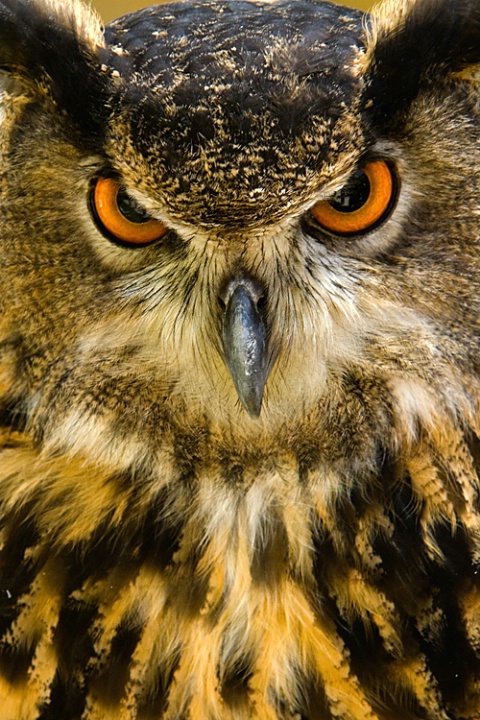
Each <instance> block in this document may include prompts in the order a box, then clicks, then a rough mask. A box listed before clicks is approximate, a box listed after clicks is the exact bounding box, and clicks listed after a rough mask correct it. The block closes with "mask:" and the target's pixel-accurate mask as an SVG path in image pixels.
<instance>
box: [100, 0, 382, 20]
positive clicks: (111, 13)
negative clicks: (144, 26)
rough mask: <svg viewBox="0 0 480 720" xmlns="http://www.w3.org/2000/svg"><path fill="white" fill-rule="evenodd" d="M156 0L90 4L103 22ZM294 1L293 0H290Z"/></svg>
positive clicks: (351, 0) (363, 1)
mask: <svg viewBox="0 0 480 720" xmlns="http://www.w3.org/2000/svg"><path fill="white" fill-rule="evenodd" d="M373 1H374V0H369V1H368V2H367V0H342V3H341V4H343V5H350V6H351V7H356V8H360V9H361V10H368V9H369V8H370V7H371V6H372V4H373ZM155 2H156V0H150V2H149V0H93V2H92V4H93V5H94V7H96V8H97V10H98V12H99V13H100V15H101V16H102V18H103V20H104V21H105V22H108V21H109V20H113V19H114V18H116V17H119V16H120V15H123V14H124V13H127V12H131V11H132V10H138V8H141V7H147V5H155ZM292 2H295V0H292Z"/></svg>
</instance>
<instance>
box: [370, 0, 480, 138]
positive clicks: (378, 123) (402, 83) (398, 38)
mask: <svg viewBox="0 0 480 720" xmlns="http://www.w3.org/2000/svg"><path fill="white" fill-rule="evenodd" d="M384 7H388V10H390V13H391V12H392V10H393V15H394V16H395V7H397V8H398V16H397V22H396V23H395V22H394V23H392V20H391V16H390V20H389V21H388V22H387V21H386V22H383V17H382V16H383V15H385V19H386V18H387V16H388V13H387V12H386V11H385V13H383V12H382V5H380V10H379V13H378V18H377V19H376V18H375V11H374V15H373V19H372V23H373V29H372V32H371V43H372V47H371V50H370V53H371V61H370V66H369V68H368V71H367V92H366V110H367V112H368V116H369V119H370V122H371V123H372V125H373V126H374V127H378V129H383V130H385V129H388V127H389V125H391V124H392V123H394V122H395V121H396V120H397V118H398V116H399V114H401V113H402V112H406V111H407V110H408V108H409V105H410V104H411V102H412V101H413V100H414V99H415V97H416V96H417V95H418V93H419V92H420V90H421V88H422V86H423V85H424V84H425V83H426V82H428V80H429V79H430V78H432V77H433V76H435V78H436V79H437V80H438V79H440V78H441V77H442V76H443V77H446V76H448V75H449V74H451V73H454V72H458V71H460V70H463V69H465V68H466V67H468V66H471V65H475V64H477V63H480V2H479V1H478V0H416V2H411V0H403V4H402V2H398V3H395V4H393V3H392V2H389V3H385V4H384Z"/></svg>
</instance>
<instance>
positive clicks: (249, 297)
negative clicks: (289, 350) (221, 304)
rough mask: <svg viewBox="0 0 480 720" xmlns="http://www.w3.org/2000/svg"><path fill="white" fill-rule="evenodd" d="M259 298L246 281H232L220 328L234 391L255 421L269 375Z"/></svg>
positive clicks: (264, 329)
mask: <svg viewBox="0 0 480 720" xmlns="http://www.w3.org/2000/svg"><path fill="white" fill-rule="evenodd" d="M258 300H259V295H258V293H257V292H256V290H255V289H254V287H253V285H251V284H250V282H249V281H242V280H239V281H235V282H234V283H232V284H231V285H230V288H229V292H228V295H227V299H226V303H225V309H224V316H223V328H222V341H223V351H224V354H225V360H226V364H227V367H228V369H229V371H230V374H231V376H232V379H233V382H234V385H235V388H236V390H237V393H238V397H239V398H240V400H241V402H242V404H243V406H244V407H245V409H246V410H247V412H248V414H249V415H250V416H251V417H253V418H257V417H258V416H259V415H260V410H261V407H262V399H263V391H264V388H265V383H266V382H267V378H268V375H269V370H270V368H269V364H268V363H267V330H266V326H265V322H264V319H263V317H262V313H261V311H260V310H259V308H258Z"/></svg>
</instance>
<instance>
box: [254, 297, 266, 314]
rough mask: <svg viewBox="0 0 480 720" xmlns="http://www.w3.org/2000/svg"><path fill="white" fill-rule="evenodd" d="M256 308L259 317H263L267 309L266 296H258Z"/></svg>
mask: <svg viewBox="0 0 480 720" xmlns="http://www.w3.org/2000/svg"><path fill="white" fill-rule="evenodd" d="M256 307H257V310H258V312H259V313H260V315H263V314H264V313H265V311H266V309H267V296H266V295H260V297H259V298H258V300H257V302H256Z"/></svg>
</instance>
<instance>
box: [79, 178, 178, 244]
mask: <svg viewBox="0 0 480 720" xmlns="http://www.w3.org/2000/svg"><path fill="white" fill-rule="evenodd" d="M91 204H92V210H93V214H94V216H95V219H96V220H97V221H98V223H99V225H100V227H101V229H102V230H103V231H104V232H105V233H106V234H107V235H109V236H110V237H112V238H113V239H114V240H118V241H120V242H122V243H126V244H128V245H148V244H149V243H152V242H154V241H155V240H158V239H159V238H161V237H162V235H164V234H165V233H166V232H167V230H168V228H167V227H166V226H165V225H164V224H163V223H162V222H160V220H155V219H154V218H152V217H150V215H148V213H146V212H145V210H143V209H142V208H141V207H140V206H139V205H137V203H136V202H135V200H134V199H133V198H132V197H130V195H128V194H127V192H126V190H125V189H124V188H123V187H122V185H121V184H120V183H119V182H118V181H117V180H115V179H114V178H111V177H99V178H98V179H97V180H96V182H95V185H94V187H93V191H92V195H91Z"/></svg>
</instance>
